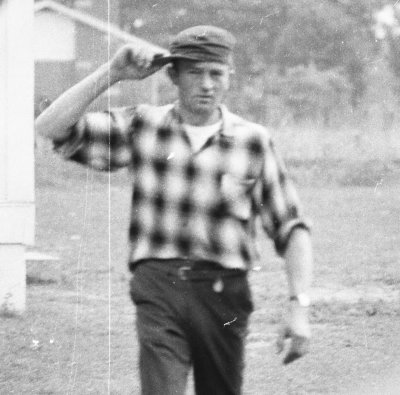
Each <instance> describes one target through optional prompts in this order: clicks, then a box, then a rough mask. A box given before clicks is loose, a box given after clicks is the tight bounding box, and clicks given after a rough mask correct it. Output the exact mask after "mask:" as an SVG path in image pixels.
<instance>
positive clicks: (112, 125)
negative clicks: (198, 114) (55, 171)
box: [53, 107, 136, 171]
mask: <svg viewBox="0 0 400 395" xmlns="http://www.w3.org/2000/svg"><path fill="white" fill-rule="evenodd" d="M135 116H136V111H135V108H133V107H126V108H119V109H115V110H110V111H104V112H93V113H88V114H86V115H84V116H83V117H82V118H81V119H80V120H79V121H78V122H77V123H76V124H75V125H73V126H72V127H71V128H70V130H69V134H68V136H67V138H66V139H64V140H62V141H54V142H53V146H54V150H55V151H56V152H57V153H59V154H61V155H62V156H63V157H64V158H65V159H68V160H73V161H75V162H78V163H80V164H83V165H86V166H89V167H92V168H94V169H96V170H101V171H113V170H117V169H119V168H122V167H125V166H128V165H129V164H130V163H131V160H132V144H131V141H132V133H133V127H132V125H133V124H134V118H135Z"/></svg>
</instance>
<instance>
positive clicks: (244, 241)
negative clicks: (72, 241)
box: [55, 105, 308, 270]
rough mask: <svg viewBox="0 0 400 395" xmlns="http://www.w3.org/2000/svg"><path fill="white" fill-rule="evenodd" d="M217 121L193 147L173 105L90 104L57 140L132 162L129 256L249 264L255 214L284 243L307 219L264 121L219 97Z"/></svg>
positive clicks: (104, 158)
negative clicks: (93, 109)
mask: <svg viewBox="0 0 400 395" xmlns="http://www.w3.org/2000/svg"><path fill="white" fill-rule="evenodd" d="M221 113H222V120H223V122H222V128H221V130H220V131H219V132H218V133H216V134H215V135H214V136H212V137H211V138H210V139H209V140H208V141H207V142H206V144H205V145H204V146H203V147H202V148H201V149H200V150H199V151H198V152H193V150H192V148H191V146H190V141H189V139H188V137H187V135H186V134H185V131H184V127H183V125H182V122H181V119H180V117H179V115H178V113H177V111H176V110H175V106H174V105H168V106H162V107H155V106H149V105H140V106H137V107H126V108H119V109H115V110H111V111H108V112H103V113H89V114H86V115H85V116H84V117H82V119H81V120H80V121H79V122H78V123H77V124H76V125H74V126H73V127H72V128H71V130H70V133H69V137H68V138H67V139H66V140H65V141H58V142H55V149H56V151H58V152H59V153H61V154H62V155H63V156H64V157H65V158H68V159H71V160H74V161H77V162H79V163H81V164H85V165H88V166H90V167H93V168H95V169H97V170H104V171H113V170H116V169H119V168H122V167H129V168H130V169H131V171H132V172H131V174H132V184H133V196H132V211H131V219H130V227H129V240H130V244H131V252H130V264H131V268H132V269H133V267H134V265H135V263H137V262H138V261H140V260H143V259H146V258H161V259H169V258H192V259H205V260H211V261H215V262H218V263H220V264H221V265H223V266H224V267H227V268H239V269H243V270H247V269H248V268H249V267H250V266H251V265H252V263H253V262H254V260H255V259H256V258H257V248H256V243H255V219H256V217H257V216H259V217H260V218H261V223H262V226H263V228H264V229H265V231H266V232H267V234H268V235H269V237H270V238H272V239H273V241H274V243H275V247H276V250H277V252H278V253H280V254H282V253H283V252H284V251H285V248H286V245H287V242H288V239H289V237H290V234H291V231H292V230H293V229H294V228H295V227H304V228H306V229H308V224H307V221H306V220H305V219H304V218H303V217H302V213H301V210H300V205H299V200H298V197H297V193H296V191H295V189H294V187H293V185H292V183H291V181H290V179H289V178H288V176H287V172H286V170H285V168H284V165H283V163H282V161H281V160H280V158H279V156H278V155H277V153H276V151H275V149H274V145H273V142H272V140H271V138H270V135H269V133H268V131H267V130H266V129H265V128H263V127H262V126H260V125H258V124H255V123H251V122H248V121H246V120H244V119H242V118H240V117H238V116H236V115H234V114H232V113H230V112H229V111H228V110H227V109H226V108H225V107H224V106H222V107H221Z"/></svg>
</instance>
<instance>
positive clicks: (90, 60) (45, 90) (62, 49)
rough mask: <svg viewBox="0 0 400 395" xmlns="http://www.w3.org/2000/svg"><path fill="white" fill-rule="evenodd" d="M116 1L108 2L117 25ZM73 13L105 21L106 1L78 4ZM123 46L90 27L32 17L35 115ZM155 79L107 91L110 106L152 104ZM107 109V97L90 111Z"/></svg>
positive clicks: (47, 14)
mask: <svg viewBox="0 0 400 395" xmlns="http://www.w3.org/2000/svg"><path fill="white" fill-rule="evenodd" d="M118 3H119V2H118V1H114V0H111V1H110V5H111V7H110V14H111V15H110V16H111V18H110V20H111V21H114V23H115V22H117V19H118V12H119V6H118ZM74 6H75V8H76V9H79V10H80V11H82V12H85V13H88V14H90V15H92V16H95V17H97V18H99V19H102V20H107V13H108V2H107V0H96V1H94V0H93V1H92V0H78V1H75V2H74ZM121 45H123V43H122V42H121V41H119V40H116V39H115V38H113V37H112V36H111V37H108V35H107V34H106V33H103V32H100V31H98V30H96V29H93V28H91V27H90V26H87V25H84V24H82V23H78V22H74V21H72V20H71V19H69V18H67V17H65V16H63V15H59V14H57V13H55V12H53V11H49V10H47V11H41V12H38V13H36V14H35V62H36V63H35V114H36V115H38V114H39V113H40V111H41V109H43V108H41V107H42V106H41V105H40V103H41V102H43V101H44V100H45V99H48V100H50V101H53V100H54V99H55V98H57V97H58V96H59V95H60V94H61V93H63V92H64V91H65V90H67V89H68V88H69V87H71V86H72V85H74V84H75V83H77V82H78V81H80V80H81V79H82V78H84V77H86V76H87V75H89V74H90V73H91V72H93V71H94V70H95V69H96V68H97V67H99V66H100V65H101V64H103V63H105V62H107V61H108V60H109V54H110V56H112V55H113V54H114V53H115V51H116V50H117V49H118V48H119V47H120V46H121ZM157 80H158V76H156V77H153V78H149V79H146V80H144V81H140V82H126V83H125V82H124V83H121V84H118V85H115V86H113V87H111V89H110V95H111V105H112V106H120V105H130V104H135V103H143V102H153V103H154V101H155V98H156V96H157V95H156V88H155V86H156V84H157ZM107 106H108V98H107V94H104V95H102V97H100V98H99V99H98V100H96V102H95V103H94V104H93V105H92V107H91V108H92V109H104V108H107Z"/></svg>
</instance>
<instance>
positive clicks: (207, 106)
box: [171, 60, 231, 115]
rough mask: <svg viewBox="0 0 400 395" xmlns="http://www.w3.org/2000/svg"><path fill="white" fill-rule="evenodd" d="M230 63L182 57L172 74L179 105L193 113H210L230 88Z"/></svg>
mask: <svg viewBox="0 0 400 395" xmlns="http://www.w3.org/2000/svg"><path fill="white" fill-rule="evenodd" d="M230 73H231V67H230V66H229V65H227V64H223V63H217V62H197V61H190V60H180V61H178V62H177V64H176V67H175V69H174V70H173V73H172V75H171V78H172V81H173V83H174V84H175V85H176V86H177V87H178V91H179V100H180V105H181V106H182V107H184V108H185V110H186V111H189V112H190V113H192V114H198V115H211V114H213V112H214V111H215V110H216V109H217V108H218V107H219V105H220V104H221V103H222V101H223V99H224V97H225V94H226V92H227V91H228V89H229V82H230Z"/></svg>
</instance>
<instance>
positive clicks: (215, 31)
mask: <svg viewBox="0 0 400 395" xmlns="http://www.w3.org/2000/svg"><path fill="white" fill-rule="evenodd" d="M235 42H236V40H235V38H234V37H233V35H232V34H231V33H229V32H228V31H227V30H225V29H221V28H219V27H215V26H206V25H205V26H194V27H191V28H189V29H186V30H183V31H181V32H180V33H178V34H177V35H176V37H175V39H174V40H173V41H172V43H171V45H170V48H169V50H170V55H167V56H165V55H164V56H159V57H157V58H156V59H155V61H156V62H159V63H163V64H166V63H169V62H172V61H174V60H178V59H188V60H195V61H199V62H218V63H225V64H231V63H232V52H233V48H234V46H235Z"/></svg>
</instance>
